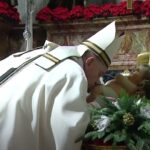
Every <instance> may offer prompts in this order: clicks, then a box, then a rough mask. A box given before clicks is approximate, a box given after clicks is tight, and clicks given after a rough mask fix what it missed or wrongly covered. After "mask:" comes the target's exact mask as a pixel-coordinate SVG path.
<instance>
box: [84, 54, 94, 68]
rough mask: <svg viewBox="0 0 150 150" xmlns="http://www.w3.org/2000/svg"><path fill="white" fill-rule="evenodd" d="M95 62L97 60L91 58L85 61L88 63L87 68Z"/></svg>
mask: <svg viewBox="0 0 150 150" xmlns="http://www.w3.org/2000/svg"><path fill="white" fill-rule="evenodd" d="M94 60H95V57H93V56H90V57H88V58H87V59H86V60H85V63H86V65H87V66H89V65H91V64H92V63H93V62H94Z"/></svg>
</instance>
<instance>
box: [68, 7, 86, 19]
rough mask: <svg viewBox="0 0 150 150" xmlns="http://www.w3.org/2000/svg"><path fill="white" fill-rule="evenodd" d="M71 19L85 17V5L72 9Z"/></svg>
mask: <svg viewBox="0 0 150 150" xmlns="http://www.w3.org/2000/svg"><path fill="white" fill-rule="evenodd" d="M69 14H70V19H79V18H83V17H84V8H83V6H75V7H74V8H73V9H72V10H71V11H70V13H69Z"/></svg>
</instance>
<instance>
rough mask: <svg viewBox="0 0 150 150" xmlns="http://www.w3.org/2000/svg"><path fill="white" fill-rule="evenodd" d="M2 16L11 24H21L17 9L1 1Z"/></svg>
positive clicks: (0, 12)
mask: <svg viewBox="0 0 150 150" xmlns="http://www.w3.org/2000/svg"><path fill="white" fill-rule="evenodd" d="M0 15H1V17H2V18H4V19H6V20H8V21H9V22H13V23H19V22H20V19H19V13H18V11H17V9H16V8H15V7H14V6H12V5H10V4H8V3H7V2H4V1H0Z"/></svg>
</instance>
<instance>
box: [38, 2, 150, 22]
mask: <svg viewBox="0 0 150 150" xmlns="http://www.w3.org/2000/svg"><path fill="white" fill-rule="evenodd" d="M149 8H150V1H149V0H145V1H138V0H135V1H133V9H132V10H131V9H127V2H126V1H122V2H120V3H119V4H113V3H106V4H104V5H101V6H100V5H96V4H91V5H89V6H87V7H83V6H75V7H74V8H72V10H68V9H67V8H64V7H57V8H55V9H51V8H50V7H48V6H47V7H45V8H43V9H42V10H40V11H39V12H38V13H37V15H36V19H37V20H38V21H41V22H52V21H64V22H66V21H72V20H77V19H81V18H82V19H85V20H90V19H94V18H99V17H112V16H125V15H137V16H147V17H150V9H149Z"/></svg>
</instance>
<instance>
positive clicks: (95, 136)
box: [84, 131, 105, 140]
mask: <svg viewBox="0 0 150 150" xmlns="http://www.w3.org/2000/svg"><path fill="white" fill-rule="evenodd" d="M104 135H105V132H104V131H102V132H98V131H91V132H88V133H86V134H85V136H84V138H85V139H91V140H95V139H101V138H102V137H103V136H104Z"/></svg>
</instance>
